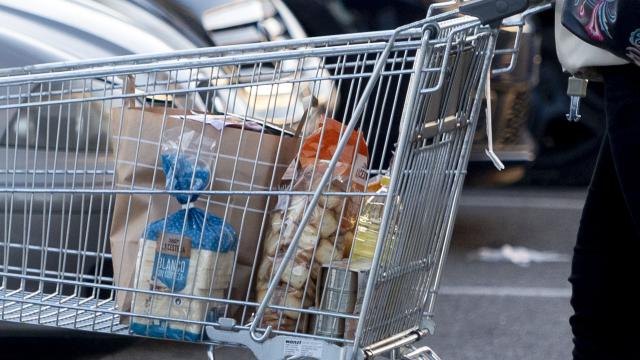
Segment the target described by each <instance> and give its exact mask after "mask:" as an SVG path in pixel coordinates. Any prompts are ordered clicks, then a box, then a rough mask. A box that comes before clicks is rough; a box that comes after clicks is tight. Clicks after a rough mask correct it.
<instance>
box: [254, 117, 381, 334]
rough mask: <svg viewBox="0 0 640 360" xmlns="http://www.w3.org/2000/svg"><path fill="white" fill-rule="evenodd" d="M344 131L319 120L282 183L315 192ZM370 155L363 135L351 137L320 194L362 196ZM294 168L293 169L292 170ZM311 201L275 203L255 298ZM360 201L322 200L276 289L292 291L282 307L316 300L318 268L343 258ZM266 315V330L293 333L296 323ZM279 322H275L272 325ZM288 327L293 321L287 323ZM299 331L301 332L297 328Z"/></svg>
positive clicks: (297, 197) (285, 199) (294, 316)
mask: <svg viewBox="0 0 640 360" xmlns="http://www.w3.org/2000/svg"><path fill="white" fill-rule="evenodd" d="M343 132H344V127H343V125H342V124H341V123H340V122H338V121H336V120H333V119H328V118H327V119H323V120H322V122H321V123H320V124H319V127H318V128H317V129H316V130H315V132H314V133H313V134H311V135H310V136H309V137H307V139H305V141H304V143H303V144H302V149H301V153H300V158H299V161H298V162H297V164H296V162H295V161H294V162H293V163H292V164H291V165H290V166H289V169H287V171H286V173H285V175H284V176H283V178H282V183H283V185H284V184H289V185H292V187H291V188H292V189H293V190H295V191H314V190H316V189H317V188H318V185H319V184H320V180H321V179H322V176H323V175H324V174H325V172H326V171H327V169H328V165H329V161H330V160H331V158H332V157H333V156H334V154H335V152H336V148H337V146H338V142H339V140H340V135H341V134H342V133H343ZM368 156H369V152H368V149H367V145H366V143H365V139H364V136H363V134H362V132H360V131H355V132H354V133H353V134H352V135H351V136H350V137H349V140H348V143H347V146H346V147H345V149H344V150H343V152H342V154H340V161H339V162H338V164H337V165H336V167H335V169H334V171H333V173H332V176H331V179H330V181H329V183H328V184H327V186H326V187H325V188H324V191H326V192H352V191H364V189H365V184H366V181H367V161H368ZM296 165H297V166H296ZM310 199H311V196H308V195H292V196H279V197H278V203H277V205H276V206H275V208H274V209H273V210H272V212H271V216H270V224H269V226H268V229H267V232H266V234H265V240H264V241H263V249H262V250H263V251H262V256H263V258H262V259H261V266H260V270H259V274H258V278H257V286H256V287H257V288H256V290H257V293H258V294H259V295H260V294H263V293H264V291H265V290H266V288H267V287H268V284H269V282H270V280H271V276H273V273H274V272H275V271H276V268H277V267H278V266H279V265H280V263H279V262H278V261H275V260H273V259H278V258H279V257H281V256H282V255H283V254H284V253H285V252H286V251H287V249H288V248H289V245H290V244H291V241H292V240H293V235H294V234H295V232H296V230H297V229H298V227H299V226H301V225H302V224H301V221H300V220H301V218H302V215H303V214H304V212H305V210H306V208H307V206H308V203H309V201H310ZM359 200H360V199H359V197H356V198H354V197H353V196H344V195H343V196H336V195H334V196H329V195H324V196H322V197H321V198H320V201H319V203H318V205H317V206H316V208H315V209H314V212H313V216H312V218H311V220H310V221H309V223H308V224H305V225H304V226H305V228H304V231H303V234H302V237H301V239H300V242H299V243H298V248H297V249H296V254H295V257H294V259H292V260H291V261H290V263H289V264H287V265H286V266H287V268H286V270H285V273H284V274H283V275H282V277H281V278H280V279H279V284H278V286H279V288H282V289H289V290H295V291H293V293H289V292H286V293H283V295H284V299H280V300H279V301H281V302H282V303H283V304H288V303H291V304H297V306H295V307H305V308H306V307H309V306H311V305H312V304H313V303H314V302H315V301H311V302H310V301H309V300H316V299H315V295H316V294H314V292H315V287H316V284H317V278H318V271H314V270H317V269H319V268H320V267H321V266H322V265H326V264H329V263H331V262H333V261H336V260H340V259H342V258H343V253H344V250H345V249H346V248H350V246H351V242H352V241H353V234H354V228H355V224H356V221H357V217H358V211H359V206H358V204H360V201H359ZM315 305H317V304H315ZM277 315H279V314H278V313H277V312H276V311H274V310H272V309H269V310H267V311H266V312H265V319H264V321H265V324H267V325H272V326H277V327H278V328H279V329H280V330H288V331H294V329H296V326H295V324H294V323H287V322H284V323H283V322H282V321H281V320H282V319H281V316H277ZM299 315H300V313H297V312H295V311H288V312H285V313H284V317H285V318H287V319H289V320H298V319H299ZM276 320H277V321H276ZM290 322H291V321H290ZM297 329H298V331H300V330H301V329H300V328H299V327H297Z"/></svg>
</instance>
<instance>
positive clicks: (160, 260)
mask: <svg viewBox="0 0 640 360" xmlns="http://www.w3.org/2000/svg"><path fill="white" fill-rule="evenodd" d="M190 258H191V238H189V237H187V236H181V235H179V234H167V233H164V236H163V237H161V238H160V239H159V240H157V241H156V254H155V258H154V260H153V272H152V274H151V282H152V284H154V283H156V282H159V283H161V284H162V285H164V286H166V287H167V289H166V290H167V291H171V292H177V291H181V290H182V289H184V288H185V287H186V286H187V275H188V274H189V259H190Z"/></svg>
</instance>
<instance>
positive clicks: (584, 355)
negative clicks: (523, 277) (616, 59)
mask: <svg viewBox="0 0 640 360" xmlns="http://www.w3.org/2000/svg"><path fill="white" fill-rule="evenodd" d="M603 75H604V80H605V112H606V122H607V132H606V135H605V138H604V141H603V144H602V148H601V150H600V156H599V158H598V163H597V165H596V170H595V173H594V175H593V179H592V182H591V186H590V188H589V193H588V195H587V201H586V204H585V207H584V211H583V214H582V219H581V221H580V230H579V232H578V240H577V243H576V246H575V249H574V254H573V262H572V268H571V276H570V278H569V281H570V282H571V285H572V289H573V294H572V297H571V305H572V306H573V309H574V315H573V316H572V317H571V319H570V323H571V327H572V330H573V335H574V345H575V346H574V350H573V358H574V360H583V359H606V360H616V359H640V322H639V319H640V316H639V315H638V313H639V311H640V297H636V296H633V295H632V293H634V292H637V291H638V290H640V251H639V250H640V111H639V110H640V67H637V66H633V65H625V66H615V67H607V68H605V69H604V70H603Z"/></svg>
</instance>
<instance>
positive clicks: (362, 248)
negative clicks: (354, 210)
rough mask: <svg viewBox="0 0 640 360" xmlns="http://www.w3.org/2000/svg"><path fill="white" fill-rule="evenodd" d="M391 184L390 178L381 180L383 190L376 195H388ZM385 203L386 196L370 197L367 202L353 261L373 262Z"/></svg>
mask: <svg viewBox="0 0 640 360" xmlns="http://www.w3.org/2000/svg"><path fill="white" fill-rule="evenodd" d="M389 182H390V180H389V177H387V176H384V177H382V179H380V185H381V188H380V189H379V190H378V191H376V193H378V194H381V195H382V194H386V193H387V191H388V186H389ZM384 201H385V197H384V196H370V197H369V198H367V199H366V200H365V203H364V205H363V208H362V211H361V213H360V217H359V218H358V229H357V231H356V235H355V238H354V240H353V259H366V260H373V254H374V253H375V251H376V243H377V242H378V233H379V232H380V223H381V222H382V214H383V213H384Z"/></svg>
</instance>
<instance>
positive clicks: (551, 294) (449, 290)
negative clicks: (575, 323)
mask: <svg viewBox="0 0 640 360" xmlns="http://www.w3.org/2000/svg"><path fill="white" fill-rule="evenodd" d="M439 294H440V295H456V296H458V295H466V296H513V297H539V298H561V299H565V298H570V297H571V289H569V288H549V287H515V286H442V287H441V288H440V291H439Z"/></svg>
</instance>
